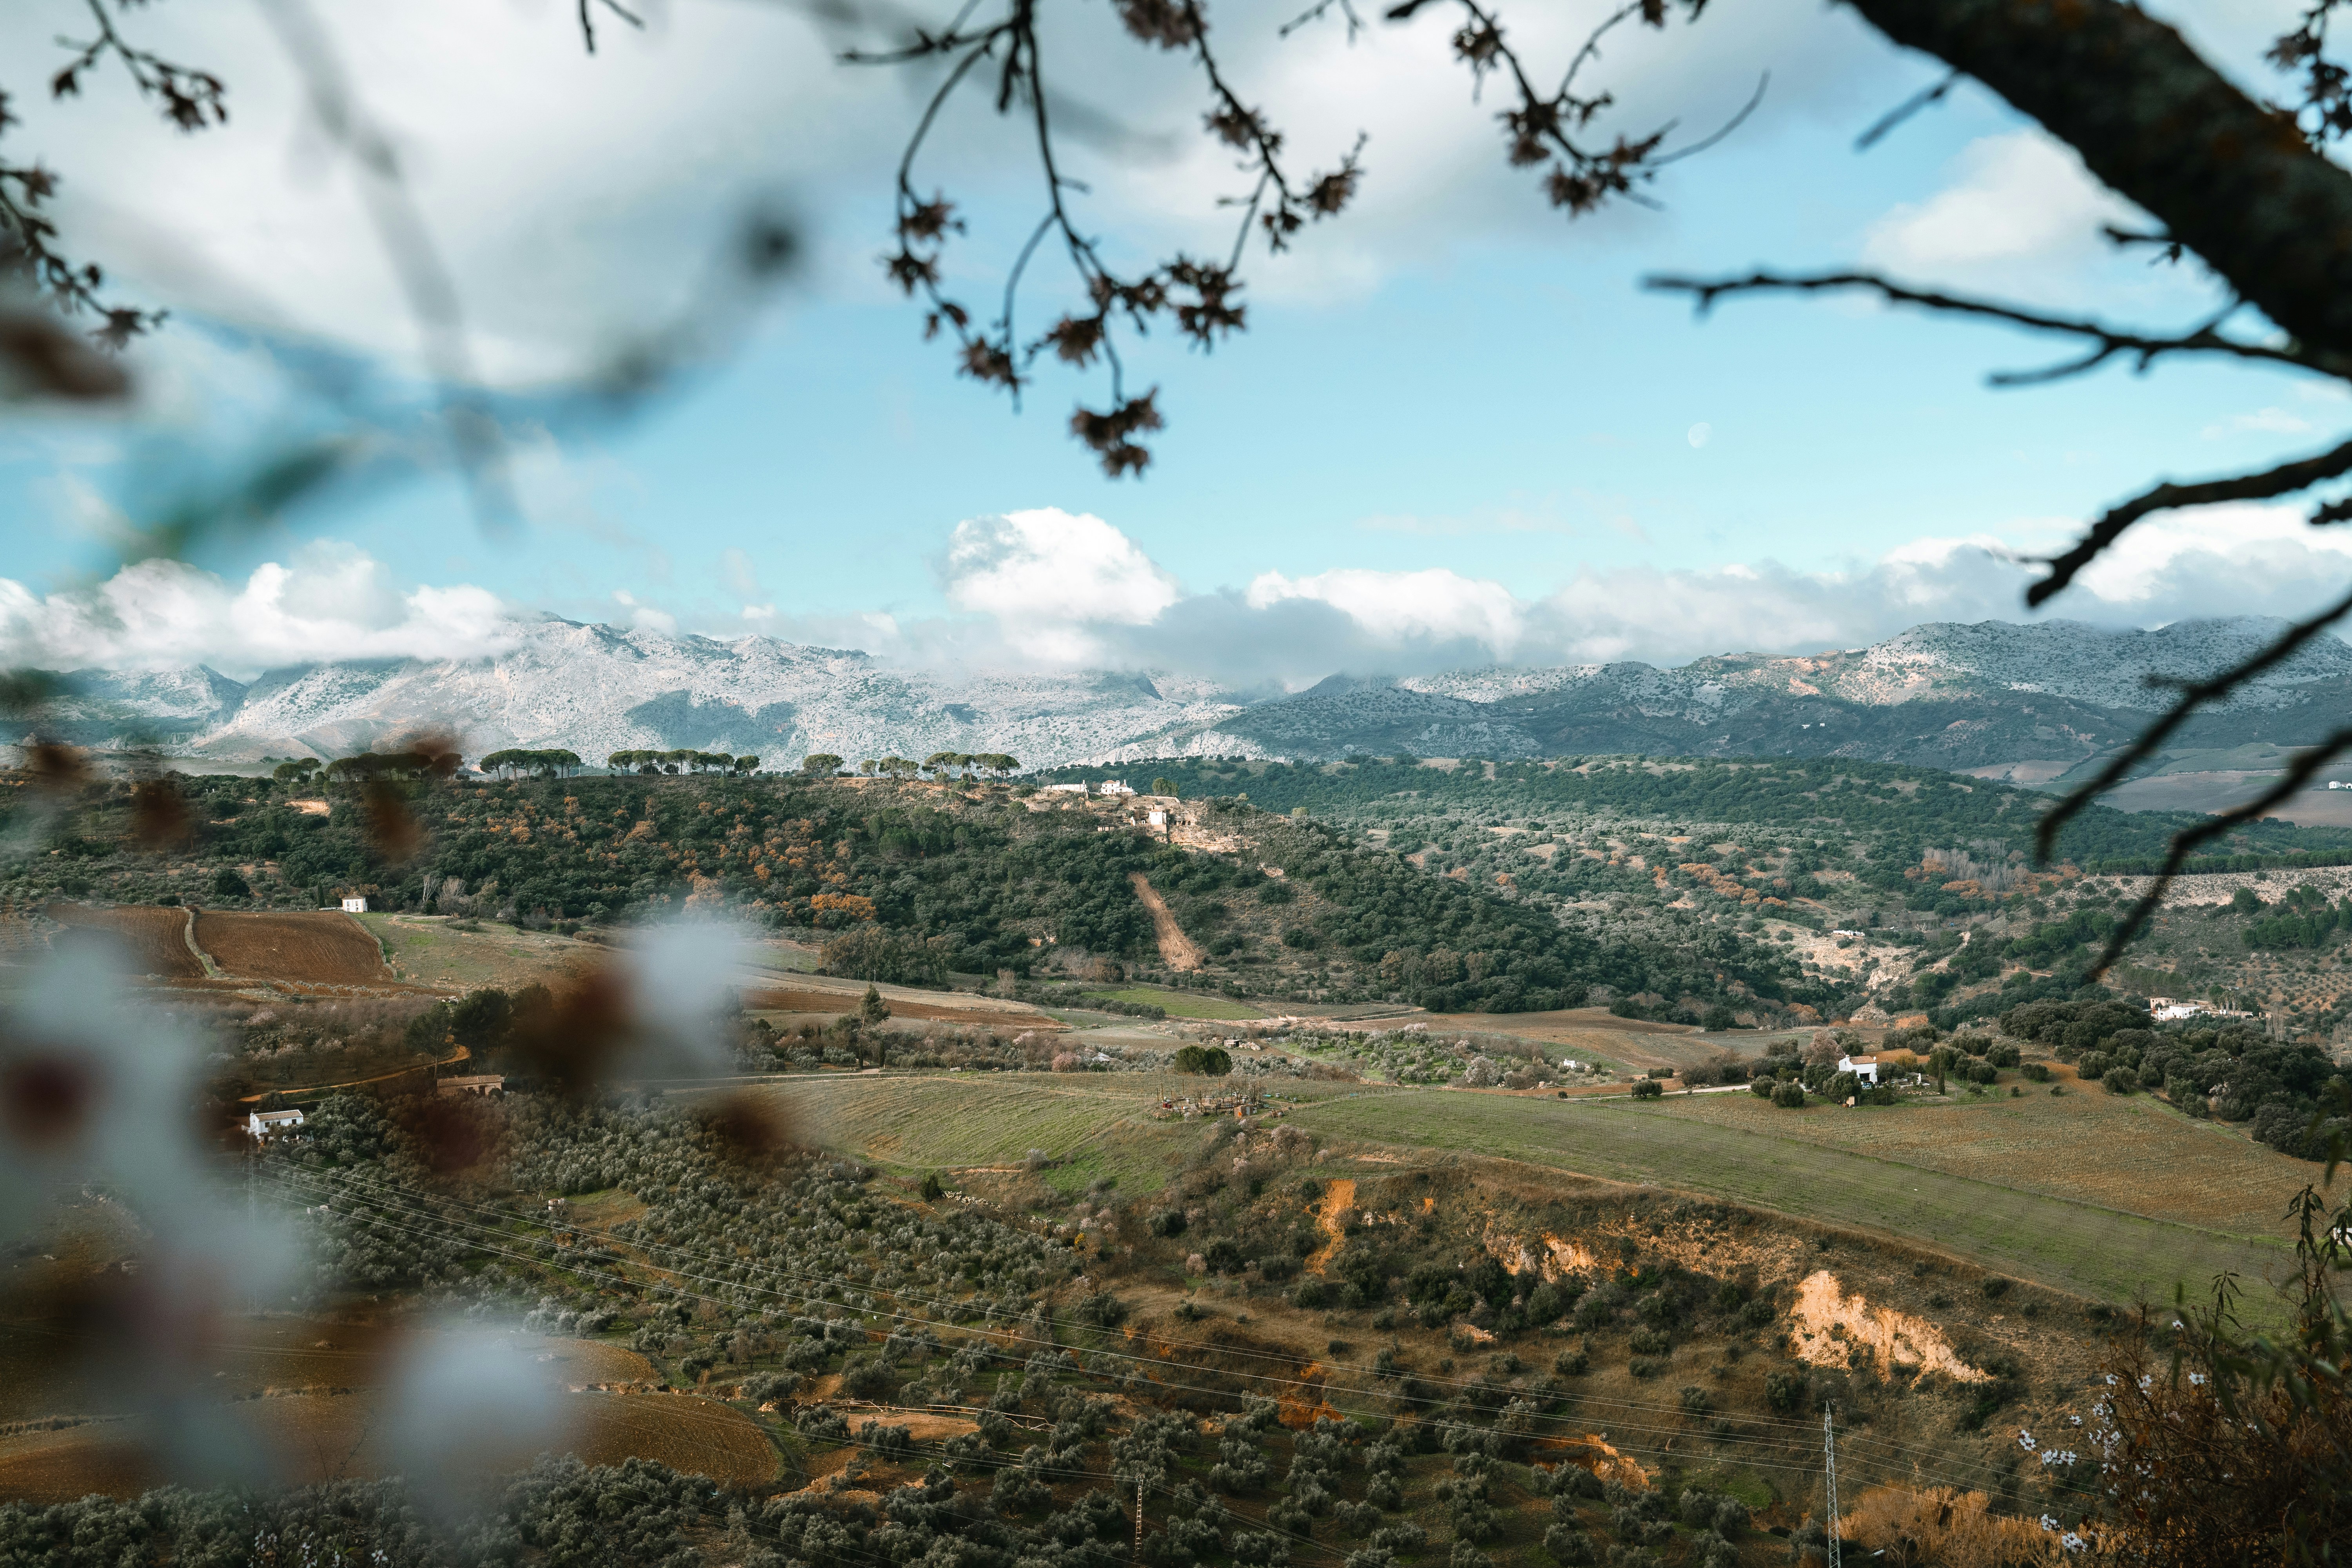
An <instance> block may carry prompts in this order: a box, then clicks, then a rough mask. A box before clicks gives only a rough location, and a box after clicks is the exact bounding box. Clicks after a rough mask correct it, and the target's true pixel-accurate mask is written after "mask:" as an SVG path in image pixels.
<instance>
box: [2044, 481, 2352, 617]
mask: <svg viewBox="0 0 2352 1568" xmlns="http://www.w3.org/2000/svg"><path fill="white" fill-rule="evenodd" d="M2347 473H2352V441H2346V442H2344V443H2342V444H2341V445H2339V446H2336V447H2330V448H2328V449H2327V450H2326V451H2325V452H2321V453H2318V454H2317V455H2315V456H2314V457H2309V458H2297V459H2296V460H2295V461H2294V462H2291V463H2281V464H2280V465H2279V466H2278V467H2276V468H2265V469H2263V471H2262V472H2260V473H2256V474H2238V475H2234V476H2232V477H2231V478H2229V479H2200V480H2199V481H2197V482H2196V483H2194V484H2185V485H2184V484H2175V483H2173V482H2172V481H2171V480H2166V481H2165V482H2164V483H2162V484H2160V485H2158V486H2156V487H2155V488H2153V489H2147V490H2144V491H2142V492H2141V493H2140V494H2138V495H2136V496H2134V497H2133V498H2132V499H2131V500H2127V501H2126V502H2124V503H2123V504H2122V505H2121V506H2118V507H2114V508H2111V509H2110V510H2107V511H2106V512H2105V513H2104V514H2103V515H2102V516H2101V517H2100V518H2099V521H2096V522H2095V523H2093V524H2092V525H2091V527H2090V531H2088V532H2086V533H2084V535H2083V537H2082V540H2081V542H2078V543H2077V544H2076V545H2075V546H2074V549H2072V550H2069V551H2068V552H2066V553H2064V554H2063V555H2056V556H2053V557H2051V558H2050V559H2049V560H2048V561H2047V562H2045V563H2044V564H2046V565H2047V566H2048V567H2049V568H2050V575H2049V576H2047V577H2044V578H2043V579H2042V581H2040V582H2039V583H2036V584H2033V585H2032V587H2030V588H2028V589H2026V590H2025V602H2026V604H2027V605H2028V606H2029V607H2031V606H2035V605H2042V604H2043V603H2044V602H2046V601H2047V600H2049V599H2050V598H2051V597H2052V596H2053V595H2056V594H2057V593H2059V592H2060V591H2061V590H2062V589H2063V588H2065V587H2066V585H2067V584H2070V583H2072V582H2074V576H2075V574H2077V573H2079V572H2081V571H2082V570H2083V568H2084V567H2085V566H2088V565H2089V564H2090V563H2092V562H2093V561H2095V560H2096V559H2097V558H2098V556H2099V553H2100V552H2102V551H2104V550H2105V549H2106V548H2107V547H2108V546H2109V545H2111V544H2113V543H2114V542H2116V540H2117V539H2118V538H2120V537H2121V536H2122V534H2123V531H2124V530H2126V529H2127V528H2129V527H2130V526H2131V525H2132V524H2134V523H2136V522H2137V521H2139V520H2140V519H2142V518H2144V517H2147V516H2149V515H2151V514H2152V513H2155V512H2159V511H2177V510H2179V509H2181V508H2183V507H2191V506H2213V505H2216V504H2218V503H2220V502H2222V501H2233V500H2269V499H2270V498H2272V497H2273V496H2284V495H2293V494H2294V493H2295V492H2296V491H2297V490H2303V489H2310V488H2311V487H2312V486H2313V485H2315V484H2318V483H2320V482H2321V481H2322V480H2325V479H2339V478H2341V477H2342V476H2344V475H2345V474H2347ZM2343 504H2344V503H2342V502H2336V503H2335V505H2336V506H2341V505H2343ZM2332 510H2334V509H2333V508H2322V509H2321V510H2320V511H2319V512H2318V513H2316V514H2315V515H2314V516H2313V518H2312V521H2314V522H2322V521H2327V522H2332V521H2336V518H2335V517H2333V516H2331V515H2329V513H2330V512H2331V511H2332Z"/></svg>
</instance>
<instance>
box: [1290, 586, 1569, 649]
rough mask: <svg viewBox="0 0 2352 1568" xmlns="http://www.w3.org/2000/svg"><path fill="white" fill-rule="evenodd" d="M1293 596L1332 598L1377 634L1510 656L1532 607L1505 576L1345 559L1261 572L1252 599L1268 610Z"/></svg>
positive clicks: (1326, 601) (1331, 602) (1329, 601)
mask: <svg viewBox="0 0 2352 1568" xmlns="http://www.w3.org/2000/svg"><path fill="white" fill-rule="evenodd" d="M1286 599H1313V600H1317V601H1318V602H1320V603H1322V604H1326V605H1330V606H1332V607H1333V608H1334V609H1337V610H1339V611H1340V612H1341V613H1342V614H1344V615H1346V616H1347V617H1348V618H1349V620H1351V621H1353V622H1355V623H1356V625H1357V626H1359V627H1360V628H1362V629H1363V630H1364V631H1365V632H1367V633H1369V634H1370V636H1372V637H1376V638H1381V639H1384V640H1388V641H1394V642H1405V641H1411V640H1416V639H1418V640H1426V641H1430V642H1439V643H1445V642H1467V643H1475V644H1477V645H1478V646H1480V647H1486V648H1489V649H1492V650H1493V651H1494V653H1495V656H1496V658H1508V657H1509V656H1510V650H1511V649H1512V648H1513V647H1516V646H1517V643H1518V640H1519V637H1520V633H1521V630H1522V621H1523V619H1524V612H1523V610H1522V608H1521V606H1520V605H1519V602H1518V601H1517V599H1515V598H1514V597H1512V595H1511V592H1510V590H1509V589H1507V588H1506V587H1504V586H1503V585H1502V584H1500V583H1494V582H1487V581H1483V580H1479V579H1475V578H1470V577H1465V576H1463V575H1461V574H1458V573H1454V572H1449V571H1446V570H1445V569H1444V568H1443V567H1432V568H1429V569H1426V570H1423V571H1419V572H1374V571H1369V570H1366V569H1364V568H1361V567H1342V568H1339V569H1338V570H1336V571H1330V572H1318V573H1316V574H1314V575H1312V576H1308V577H1286V576H1284V575H1283V574H1281V573H1279V572H1266V573H1262V574H1259V575H1258V576H1257V577H1255V578H1254V579H1253V580H1252V581H1251V583H1250V585H1249V593H1248V595H1246V597H1245V600H1244V602H1245V603H1246V604H1247V605H1249V607H1250V608H1251V609H1253V610H1264V609H1267V608H1270V607H1271V606H1273V605H1278V604H1280V603H1282V602H1283V601H1284V600H1286Z"/></svg>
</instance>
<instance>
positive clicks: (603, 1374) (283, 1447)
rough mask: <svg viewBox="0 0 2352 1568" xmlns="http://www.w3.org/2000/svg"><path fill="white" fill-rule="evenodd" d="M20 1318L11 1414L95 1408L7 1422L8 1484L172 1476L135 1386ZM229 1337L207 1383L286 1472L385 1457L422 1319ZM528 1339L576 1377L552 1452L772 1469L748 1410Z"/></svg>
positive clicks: (566, 1375) (553, 1375)
mask: <svg viewBox="0 0 2352 1568" xmlns="http://www.w3.org/2000/svg"><path fill="white" fill-rule="evenodd" d="M9 1328H11V1329H13V1330H14V1331H6V1330H0V1420H5V1421H32V1420H39V1419H41V1418H43V1417H47V1416H59V1415H62V1416H68V1417H96V1419H84V1420H83V1421H82V1424H80V1425H78V1426H64V1427H60V1428H58V1429H55V1430H49V1431H29V1432H19V1433H16V1434H14V1435H10V1436H0V1498H8V1499H23V1500H31V1501H40V1502H54V1501H62V1500H68V1499H72V1498H78V1497H82V1496H85V1495H87V1494H89V1493H90V1492H103V1493H106V1494H108V1495H110V1496H113V1497H136V1496H137V1495H139V1493H141V1492H142V1491H144V1490H146V1489H150V1488H152V1487H155V1486H158V1485H161V1484H163V1482H164V1481H165V1480H166V1479H169V1478H168V1476H167V1475H166V1473H165V1471H166V1468H167V1467H166V1466H165V1465H164V1464H163V1461H162V1460H160V1459H159V1458H158V1457H157V1456H156V1454H155V1453H154V1452H153V1451H152V1447H151V1446H150V1445H151V1442H152V1436H153V1430H152V1426H150V1424H149V1423H148V1421H147V1420H146V1419H145V1418H144V1417H142V1416H138V1415H131V1416H130V1418H128V1419H126V1418H123V1415H124V1413H125V1412H130V1411H132V1410H134V1409H135V1408H136V1403H137V1402H136V1401H135V1400H133V1399H132V1398H131V1397H129V1396H128V1391H125V1390H123V1389H121V1388H120V1387H117V1386H114V1385H113V1383H112V1380H110V1379H109V1378H107V1377H105V1376H104V1375H103V1373H102V1369H100V1368H96V1367H92V1366H90V1365H89V1364H87V1363H82V1362H78V1361H77V1360H76V1359H75V1358H74V1357H72V1355H71V1354H70V1353H69V1349H70V1347H69V1346H68V1345H67V1344H65V1343H64V1342H60V1341H59V1340H58V1339H57V1338H56V1337H54V1336H52V1335H45V1334H39V1333H33V1332H26V1331H25V1329H24V1326H23V1325H9ZM231 1336H232V1337H231V1340H230V1342H228V1343H227V1344H226V1345H224V1346H221V1347H219V1351H218V1353H217V1354H216V1355H215V1358H214V1359H215V1362H216V1363H217V1364H218V1366H219V1368H220V1372H221V1375H220V1376H218V1377H216V1378H214V1379H211V1380H209V1382H208V1384H207V1392H208V1393H210V1394H215V1395H217V1396H218V1397H219V1398H220V1399H222V1400H223V1401H225V1402H226V1404H225V1405H224V1406H223V1410H222V1414H223V1416H224V1418H225V1419H226V1420H227V1421H228V1422H229V1423H230V1425H231V1426H234V1427H236V1428H238V1429H241V1430H243V1431H244V1432H245V1433H246V1434H247V1436H249V1437H250V1438H251V1440H252V1443H253V1445H254V1447H256V1448H257V1450H258V1451H259V1452H262V1453H264V1454H267V1455H268V1456H270V1458H271V1462H272V1468H273V1471H274V1473H276V1474H277V1475H278V1476H280V1477H282V1478H284V1479H289V1480H294V1481H316V1480H327V1479H335V1478H338V1477H365V1476H373V1475H378V1474H382V1473H383V1472H384V1470H385V1469H386V1468H388V1465H389V1460H388V1458H387V1457H386V1456H385V1455H384V1454H383V1453H382V1452H381V1451H380V1449H379V1446H378V1445H377V1443H376V1442H375V1441H374V1438H373V1427H374V1425H375V1405H376V1401H375V1395H374V1393H373V1385H374V1384H378V1383H379V1382H380V1381H381V1380H382V1378H383V1376H384V1369H385V1366H386V1364H387V1358H388V1356H389V1355H390V1354H393V1353H395V1352H404V1351H406V1352H413V1351H414V1348H415V1340H416V1336H415V1334H413V1333H411V1332H409V1331H404V1330H401V1329H399V1328H397V1327H395V1326H393V1325H389V1324H381V1323H353V1322H344V1321H334V1320H330V1319H320V1318H265V1319H255V1320H247V1321H243V1322H240V1323H237V1324H236V1325H234V1326H233V1328H232V1330H231ZM524 1351H525V1353H530V1354H531V1355H532V1356H533V1359H534V1361H536V1362H537V1363H540V1364H541V1367H542V1369H543V1371H544V1373H545V1374H546V1376H547V1378H548V1380H549V1382H550V1383H551V1384H553V1385H554V1386H555V1387H557V1388H558V1389H560V1390H562V1391H564V1392H563V1393H562V1395H561V1397H562V1399H563V1401H564V1429H563V1431H562V1435H561V1436H559V1437H558V1438H557V1440H556V1441H554V1442H553V1443H551V1444H550V1445H549V1447H551V1448H552V1449H554V1450H555V1451H558V1452H568V1453H573V1454H577V1455H579V1456H580V1457H581V1458H583V1459H586V1460H587V1461H589V1462H590V1463H592V1464H614V1463H618V1462H619V1461H620V1460H622V1459H625V1458H631V1457H632V1456H635V1457H638V1458H651V1459H658V1460H660V1461H661V1462H662V1463H664V1464H667V1465H670V1466H673V1467H675V1468H678V1469H684V1470H693V1471H696V1472H698V1473H700V1474H704V1475H709V1476H711V1477H713V1478H715V1479H719V1480H722V1481H730V1482H740V1483H742V1484H747V1485H748V1484H754V1483H757V1482H760V1481H764V1480H767V1479H772V1477H773V1476H774V1475H775V1473H776V1464H777V1455H776V1450H775V1448H774V1447H773V1446H772V1444H771V1443H770V1442H769V1441H768V1438H767V1436H765V1434H764V1433H763V1432H762V1431H761V1428H760V1426H758V1424H757V1423H755V1422H753V1421H752V1420H751V1418H750V1417H749V1416H747V1415H744V1414H743V1413H741V1412H740V1411H738V1410H735V1409H732V1408H730V1407H729V1406H727V1405H721V1404H719V1403H717V1402H715V1401H712V1400H709V1399H704V1398H701V1397H698V1396H695V1395H686V1394H647V1393H636V1392H632V1393H626V1394H623V1393H600V1392H595V1390H596V1389H597V1388H598V1386H599V1385H603V1386H606V1387H610V1386H613V1385H616V1384H647V1383H650V1382H651V1381H653V1378H654V1373H653V1368H652V1366H651V1365H650V1364H649V1363H647V1362H646V1359H645V1358H644V1357H643V1356H641V1355H638V1354H636V1353H635V1352H633V1351H629V1350H625V1349H624V1348H622V1347H621V1346H618V1345H611V1344H604V1343H601V1342H595V1341H587V1340H543V1341H538V1342H535V1343H534V1342H525V1345H524ZM60 1352H68V1353H60ZM531 1458H533V1455H531V1454H530V1453H520V1452H518V1453H515V1454H511V1455H505V1456H500V1457H499V1458H498V1459H497V1460H496V1461H495V1466H496V1468H508V1467H509V1466H510V1467H511V1468H518V1469H519V1468H522V1467H523V1466H525V1465H527V1464H529V1463H530V1459H531Z"/></svg>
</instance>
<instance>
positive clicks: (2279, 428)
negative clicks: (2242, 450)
mask: <svg viewBox="0 0 2352 1568" xmlns="http://www.w3.org/2000/svg"><path fill="white" fill-rule="evenodd" d="M2317 428H2318V426H2315V425H2314V424H2313V423H2312V422H2311V421H2310V420H2308V419H2305V417H2304V416H2302V415H2300V414H2294V413H2290V412H2289V411H2287V410H2286V409H2284V408H2262V409H2257V410H2255V411H2254V412H2253V413H2252V414H2233V415H2231V416H2230V417H2229V418H2227V419H2223V420H2221V421H2219V422H2218V423H2215V424H2212V425H2208V426H2205V428H2204V430H2203V432H2202V434H2203V436H2204V437H2205V439H2207V440H2208V441H2215V440H2219V439H2221V437H2225V436H2243V435H2247V434H2250V433H2253V432H2262V433H2263V434H2268V435H2276V436H2300V435H2303V434H2305V432H2307V431H2311V430H2315V429H2317Z"/></svg>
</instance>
